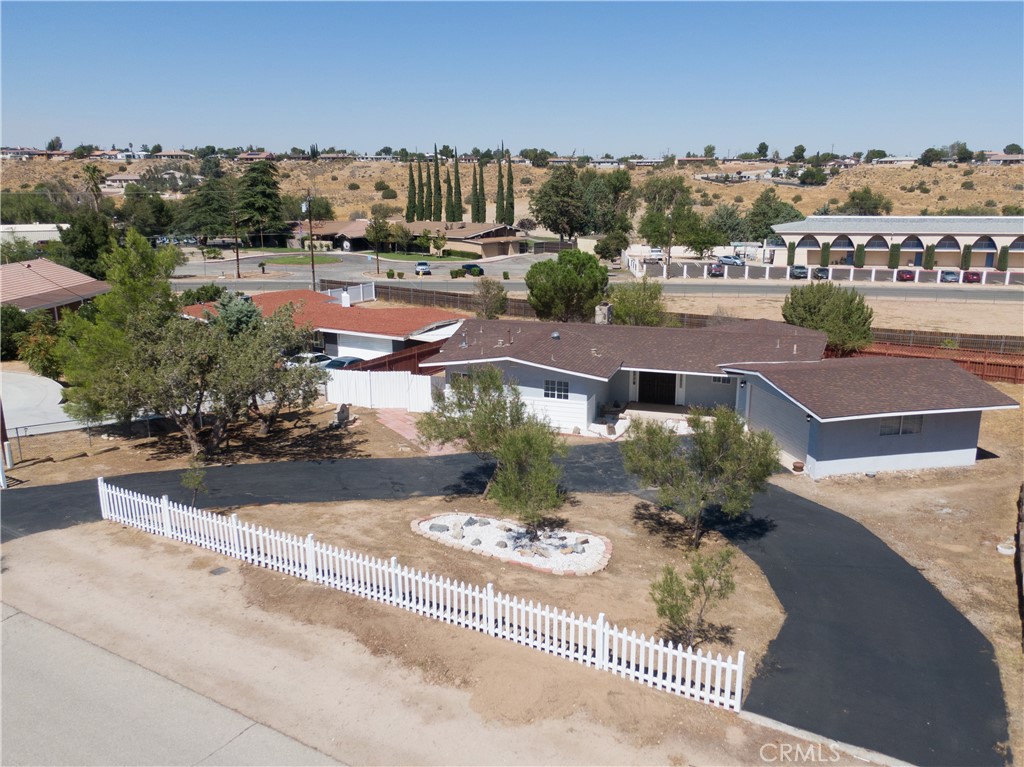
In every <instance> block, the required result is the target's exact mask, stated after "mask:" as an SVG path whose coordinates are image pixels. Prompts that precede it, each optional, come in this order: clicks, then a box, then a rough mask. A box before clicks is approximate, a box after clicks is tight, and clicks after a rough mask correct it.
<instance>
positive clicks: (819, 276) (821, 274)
mask: <svg viewBox="0 0 1024 767" xmlns="http://www.w3.org/2000/svg"><path fill="white" fill-rule="evenodd" d="M811 276H812V277H814V279H816V280H827V279H828V267H827V266H816V267H814V272H813V273H812V274H811Z"/></svg>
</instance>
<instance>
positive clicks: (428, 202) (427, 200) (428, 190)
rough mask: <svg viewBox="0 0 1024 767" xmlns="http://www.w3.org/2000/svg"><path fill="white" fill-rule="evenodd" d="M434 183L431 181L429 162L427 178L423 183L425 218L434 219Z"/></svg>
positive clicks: (425, 219)
mask: <svg viewBox="0 0 1024 767" xmlns="http://www.w3.org/2000/svg"><path fill="white" fill-rule="evenodd" d="M433 215H434V185H433V184H432V183H431V181H430V165H429V163H428V164H427V180H426V182H425V183H424V184H423V220H424V221H433V220H434V219H433Z"/></svg>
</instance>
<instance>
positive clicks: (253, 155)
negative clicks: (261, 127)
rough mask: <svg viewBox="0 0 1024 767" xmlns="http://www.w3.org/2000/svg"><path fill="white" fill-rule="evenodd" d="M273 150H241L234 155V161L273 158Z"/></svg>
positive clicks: (255, 160)
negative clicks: (238, 153)
mask: <svg viewBox="0 0 1024 767" xmlns="http://www.w3.org/2000/svg"><path fill="white" fill-rule="evenodd" d="M273 159H274V154H273V152H242V153H241V154H240V155H238V156H237V157H235V162H257V161H259V160H273Z"/></svg>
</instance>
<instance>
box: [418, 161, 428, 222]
mask: <svg viewBox="0 0 1024 767" xmlns="http://www.w3.org/2000/svg"><path fill="white" fill-rule="evenodd" d="M416 178H417V181H416V220H417V221H423V205H424V203H425V202H426V200H425V198H424V196H423V163H422V161H420V160H417V161H416Z"/></svg>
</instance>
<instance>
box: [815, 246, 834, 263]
mask: <svg viewBox="0 0 1024 767" xmlns="http://www.w3.org/2000/svg"><path fill="white" fill-rule="evenodd" d="M831 257H832V244H831V243H828V242H823V243H822V244H821V257H820V258H819V259H818V265H819V266H828V262H829V259H830V258H831Z"/></svg>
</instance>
